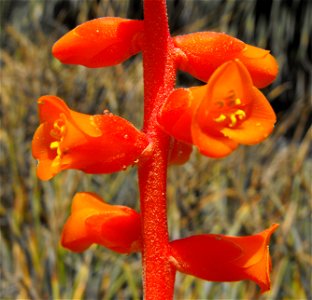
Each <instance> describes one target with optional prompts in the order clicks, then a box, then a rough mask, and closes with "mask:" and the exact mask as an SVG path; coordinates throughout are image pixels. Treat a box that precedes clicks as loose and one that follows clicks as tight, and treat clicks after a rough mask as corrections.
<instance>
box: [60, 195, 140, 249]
mask: <svg viewBox="0 0 312 300" xmlns="http://www.w3.org/2000/svg"><path fill="white" fill-rule="evenodd" d="M140 235H141V221H140V215H139V213H137V212H136V211H135V210H133V209H131V208H129V207H126V206H118V205H110V204H108V203H106V202H104V201H103V200H102V199H101V198H100V197H99V196H98V195H96V194H93V193H85V192H84V193H77V194H76V195H75V197H74V199H73V203H72V209H71V215H70V217H69V218H68V219H67V222H66V223H65V225H64V228H63V232H62V238H61V244H62V246H63V247H65V248H67V249H69V250H71V251H73V252H82V251H84V250H86V249H87V248H88V247H90V246H91V245H92V244H93V243H96V244H99V245H102V246H104V247H106V248H109V249H111V250H113V251H116V252H119V253H131V252H135V251H139V250H140V247H141V246H140Z"/></svg>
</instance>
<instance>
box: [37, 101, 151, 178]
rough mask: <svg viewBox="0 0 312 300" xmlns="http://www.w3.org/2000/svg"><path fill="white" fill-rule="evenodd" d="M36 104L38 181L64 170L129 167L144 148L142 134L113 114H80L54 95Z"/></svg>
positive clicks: (94, 171) (102, 170)
mask: <svg viewBox="0 0 312 300" xmlns="http://www.w3.org/2000/svg"><path fill="white" fill-rule="evenodd" d="M38 104H39V115H40V123H41V124H40V126H39V128H38V129H37V131H36V132H35V135H34V138H33V142H32V153H33V156H34V158H36V159H38V163H39V164H38V168H37V175H38V177H39V178H40V179H42V180H48V179H50V178H51V177H53V176H54V175H56V174H57V173H58V172H60V171H62V170H65V169H77V170H82V171H84V172H86V173H91V174H102V173H112V172H116V171H120V170H122V169H124V168H126V167H127V166H129V165H132V164H133V163H134V161H135V160H136V159H137V158H138V157H139V156H140V154H141V153H142V151H143V150H144V149H145V147H146V146H147V145H148V141H147V138H146V136H145V134H144V133H143V132H141V131H139V130H137V129H136V128H135V127H134V126H133V125H132V124H131V123H130V122H128V121H127V120H125V119H123V118H121V117H118V116H114V115H113V114H110V113H109V114H103V115H94V116H90V115H86V114H81V113H78V112H75V111H72V110H70V109H69V108H68V107H67V105H66V104H65V102H64V101H62V100H61V99H60V98H57V97H55V96H43V97H41V98H39V100H38Z"/></svg>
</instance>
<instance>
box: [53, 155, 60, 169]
mask: <svg viewBox="0 0 312 300" xmlns="http://www.w3.org/2000/svg"><path fill="white" fill-rule="evenodd" d="M60 164H61V158H60V157H59V156H57V157H56V158H55V159H54V160H53V162H52V165H51V167H52V168H57V167H59V165H60Z"/></svg>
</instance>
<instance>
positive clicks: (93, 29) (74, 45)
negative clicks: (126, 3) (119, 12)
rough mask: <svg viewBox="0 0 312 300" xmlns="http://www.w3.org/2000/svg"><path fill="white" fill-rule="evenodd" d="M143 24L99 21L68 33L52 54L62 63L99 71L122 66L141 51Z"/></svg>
mask: <svg viewBox="0 0 312 300" xmlns="http://www.w3.org/2000/svg"><path fill="white" fill-rule="evenodd" d="M143 24H144V23H143V21H136V20H128V19H123V18H112V17H107V18H98V19H95V20H92V21H88V22H85V23H83V24H81V25H79V26H77V27H76V28H75V29H73V30H71V31H70V32H68V33H67V34H65V35H64V36H63V37H62V38H61V39H59V40H58V41H57V42H56V43H55V44H54V46H53V49H52V53H53V55H54V56H55V57H56V58H58V59H59V60H60V61H61V62H62V63H65V64H79V65H84V66H86V67H89V68H99V67H106V66H113V65H116V64H119V63H121V62H123V61H125V60H126V59H128V58H129V57H131V56H132V55H135V54H137V53H138V52H139V51H140V50H141V46H140V44H141V39H142V35H143V27H144V25H143Z"/></svg>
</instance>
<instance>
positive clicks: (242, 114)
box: [234, 109, 246, 120]
mask: <svg viewBox="0 0 312 300" xmlns="http://www.w3.org/2000/svg"><path fill="white" fill-rule="evenodd" d="M234 114H235V116H237V117H238V119H239V120H243V119H245V118H246V113H245V112H244V111H243V110H242V109H238V110H237V111H236V112H235V113H234Z"/></svg>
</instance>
